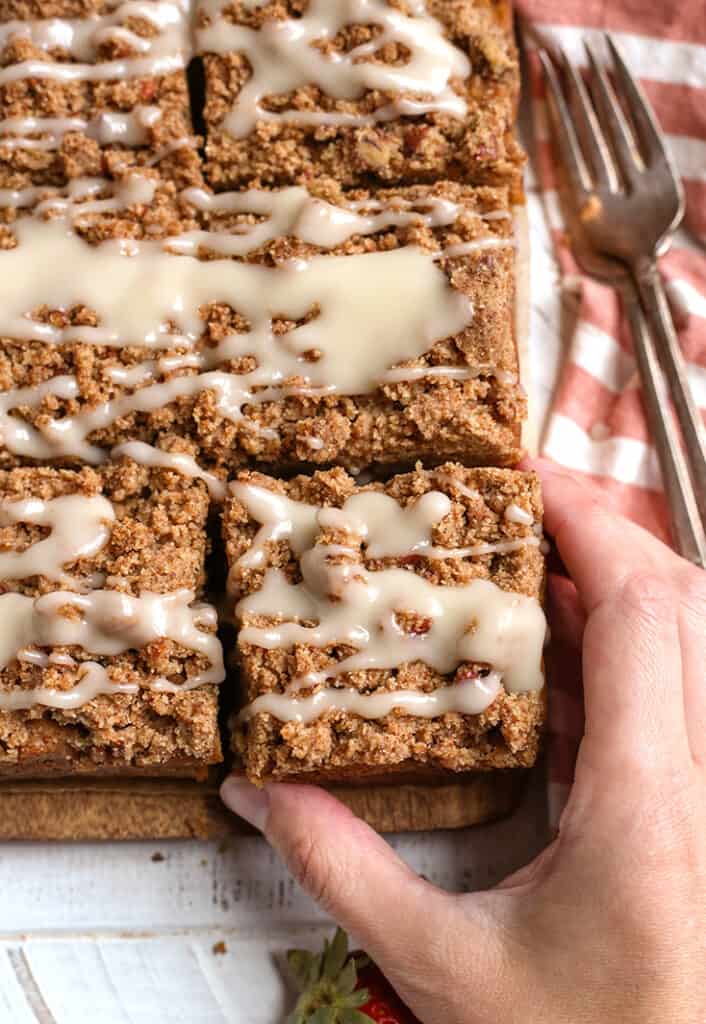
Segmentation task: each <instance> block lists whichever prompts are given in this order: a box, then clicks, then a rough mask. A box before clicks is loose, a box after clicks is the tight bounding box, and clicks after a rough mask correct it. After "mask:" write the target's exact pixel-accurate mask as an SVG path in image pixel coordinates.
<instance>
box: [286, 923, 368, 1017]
mask: <svg viewBox="0 0 706 1024" xmlns="http://www.w3.org/2000/svg"><path fill="white" fill-rule="evenodd" d="M368 962H369V961H368V958H367V957H354V956H349V953H348V937H347V935H346V933H345V932H344V931H343V930H342V929H341V928H338V929H337V931H336V934H335V935H334V937H333V939H332V940H331V941H330V942H329V941H328V940H326V942H325V943H324V949H323V952H322V953H310V952H309V951H308V950H306V949H292V950H290V951H289V953H288V954H287V963H288V965H289V969H290V971H291V972H292V976H293V978H294V980H295V982H296V984H297V987H298V988H299V990H300V992H301V995H300V996H299V999H298V1000H297V1005H296V1006H295V1008H294V1010H293V1012H292V1013H291V1014H290V1015H289V1017H288V1018H287V1024H373V1021H372V1018H371V1017H368V1015H367V1014H365V1013H361V1012H360V1010H359V1007H360V1006H364V1005H365V1003H367V1001H368V999H369V993H368V991H367V989H364V988H358V987H357V986H358V970H359V969H360V968H361V967H363V966H365V965H366V964H367V963H368Z"/></svg>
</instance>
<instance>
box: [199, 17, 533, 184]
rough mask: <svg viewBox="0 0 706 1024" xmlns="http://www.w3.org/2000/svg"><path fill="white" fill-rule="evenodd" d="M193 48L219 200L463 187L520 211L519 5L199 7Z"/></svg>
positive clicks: (212, 179) (210, 173)
mask: <svg viewBox="0 0 706 1024" xmlns="http://www.w3.org/2000/svg"><path fill="white" fill-rule="evenodd" d="M196 41H197V48H198V52H200V53H201V54H203V57H204V68H205V77H206V105H205V110H204V117H205V121H206V128H207V143H206V154H207V163H206V174H207V178H208V181H209V183H210V184H211V185H212V186H213V187H214V188H215V189H217V190H222V189H226V188H232V187H234V186H242V185H245V184H250V183H252V182H259V183H261V184H266V185H273V184H274V185H283V184H293V183H300V182H302V183H308V182H309V181H310V180H311V179H312V178H315V177H317V176H318V177H320V176H322V175H325V176H330V177H332V178H335V179H336V180H337V181H339V182H340V183H341V184H342V185H346V186H352V185H370V184H372V183H376V184H413V183H415V182H434V181H438V180H440V179H443V178H456V179H458V180H461V181H470V182H473V183H474V184H484V185H487V184H490V185H508V186H509V187H510V190H511V193H512V196H513V199H514V200H520V199H521V196H522V184H521V171H522V163H523V156H522V153H521V151H520V149H519V146H518V144H517V142H516V140H515V137H514V134H513V125H514V121H515V114H516V108H517V98H518V93H519V80H520V79H519V67H518V59H517V53H516V50H515V45H514V42H513V36H512V12H511V5H510V3H509V0H455V2H453V3H449V2H448V0H428V2H427V3H426V4H424V3H419V2H417V0H415V2H414V3H411V2H407V0H405V2H397V0H373V2H370V3H366V4H365V5H361V4H358V3H354V2H352V0H304V2H302V0H260V2H256V3H246V2H243V0H199V3H198V8H197V33H196Z"/></svg>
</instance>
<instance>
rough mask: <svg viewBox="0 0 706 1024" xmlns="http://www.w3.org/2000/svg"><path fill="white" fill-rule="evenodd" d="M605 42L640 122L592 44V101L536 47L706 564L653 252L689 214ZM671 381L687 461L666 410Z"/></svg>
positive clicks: (573, 226)
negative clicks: (620, 97) (616, 90)
mask: <svg viewBox="0 0 706 1024" xmlns="http://www.w3.org/2000/svg"><path fill="white" fill-rule="evenodd" d="M606 39H607V43H608V46H609V49H610V51H611V54H612V57H613V62H614V67H615V74H616V79H617V81H618V82H619V84H620V87H621V89H622V91H623V93H624V97H623V98H624V101H625V103H626V106H627V108H628V110H629V111H630V116H631V119H632V125H633V126H634V127H631V125H630V124H628V121H627V118H626V116H625V114H624V113H623V110H622V107H621V106H620V104H619V103H618V100H617V98H616V96H615V93H614V91H613V88H612V86H611V84H610V81H609V79H608V76H607V74H606V72H605V70H604V69H603V68H602V67H601V65H600V64H599V63H598V61H597V59H596V57H595V56H594V54H593V52H592V51H591V49H590V48H589V47H588V46H587V47H586V49H587V53H588V60H589V66H590V70H591V93H592V96H593V102H592V100H591V98H590V96H589V93H588V90H587V88H586V86H585V85H584V82H583V79H582V77H581V75H580V73H579V72H578V71H577V70H576V68H575V67H573V65H572V64H571V63H570V62H569V60H568V59H567V57H566V55H565V54H564V53H563V52H562V51H561V50H560V49H558V50H557V51H556V53H557V58H558V63H559V65H560V67H561V69H562V70H563V80H564V83H565V91H564V90H563V89H562V85H561V81H560V77H559V73H558V71H557V66H556V64H555V63H554V60H553V59H552V58H551V57H550V55H549V53H548V52H547V51H546V50H540V53H539V56H540V59H541V61H542V65H543V68H544V74H545V78H546V81H547V85H548V100H549V110H550V115H551V119H552V122H553V126H554V130H555V134H556V141H557V144H558V148H559V153H560V157H561V162H562V164H563V167H564V170H565V172H566V175H567V177H568V184H569V185H570V192H569V194H568V195H564V196H563V198H564V200H565V207H566V210H565V212H566V214H567V221H568V227H569V234H570V236H571V241H572V247H573V249H574V255H575V256H576V258H577V261H578V262H579V264H580V265H581V266H582V267H583V269H584V270H585V271H586V272H587V273H589V274H591V275H592V276H594V277H598V278H600V279H602V280H605V281H607V282H608V283H610V284H613V285H614V286H616V287H617V288H618V290H619V291H620V293H621V297H622V300H623V303H624V306H625V310H626V313H627V315H628V319H629V321H630V325H631V329H632V333H633V341H634V344H635V352H636V358H637V363H638V369H639V371H640V377H641V381H642V386H643V397H644V401H645V407H646V411H647V416H648V421H649V426H650V432H651V434H652V436H653V438H654V441H655V446H656V449H657V454H658V457H659V462H660V467H661V470H662V477H663V482H664V488H665V492H666V494H667V497H668V500H669V505H670V509H671V513H672V527H673V534H674V540H675V543H676V545H677V547H678V549H679V551H680V552H681V554H683V555H684V557H686V558H688V559H690V560H691V561H692V562H695V563H696V564H697V565H700V566H701V567H702V568H706V534H705V533H704V524H705V523H706V441H705V439H704V431H703V426H702V423H701V419H700V415H699V412H698V409H697V407H696V404H695V402H694V400H693V396H692V394H691V391H690V388H689V384H688V381H687V377H686V367H685V363H684V359H683V356H682V353H681V349H680V347H679V342H678V340H677V337H676V332H675V330H674V325H673V323H672V319H671V314H670V312H669V307H668V305H667V300H666V297H665V295H664V289H663V287H662V283H661V279H660V277H659V273H658V271H657V267H656V259H657V255H658V254H660V253H662V252H664V251H665V249H666V248H667V247H668V244H669V239H670V236H671V233H672V232H673V231H674V229H675V227H676V226H677V224H678V223H679V221H680V220H681V217H682V216H683V211H684V199H683V193H682V189H681V185H680V183H679V179H678V177H677V175H676V172H675V170H674V168H673V166H672V163H671V159H670V157H669V155H668V153H667V151H666V149H665V146H664V143H663V140H662V137H661V134H660V131H659V129H658V127H657V124H656V122H655V119H654V116H653V114H652V112H651V110H650V109H649V106H648V104H647V101H646V99H645V98H644V96H643V95H642V92H641V90H640V88H639V86H638V85H637V83H636V82H635V80H634V79H633V78H632V76H631V75H630V73H629V71H628V69H627V67H626V66H625V62H624V61H623V59H622V57H621V55H620V53H619V52H618V50H617V47H616V46H615V44H614V43H613V41H612V40H611V39H610V38H609V37H606ZM640 303H642V307H643V308H644V312H645V314H646V315H647V317H648V319H649V325H650V327H651V329H652V331H653V332H654V336H655V339H656V341H657V345H655V344H654V342H653V340H652V337H651V336H650V332H649V330H648V328H647V325H646V323H645V319H644V316H643V313H642V310H641V308H640ZM660 363H661V365H662V370H660ZM662 371H663V372H662ZM665 377H666V382H667V383H668V385H669V389H670V391H671V395H672V399H673V401H674V407H675V410H676V413H677V416H678V419H679V423H680V426H681V429H682V434H683V438H684V445H685V448H686V453H687V455H688V460H689V461H688V463H687V460H686V459H685V457H684V453H683V451H682V447H681V443H680V438H679V435H678V432H677V430H676V427H675V424H674V422H673V420H672V417H671V413H670V410H669V401H668V393H667V388H666V385H665Z"/></svg>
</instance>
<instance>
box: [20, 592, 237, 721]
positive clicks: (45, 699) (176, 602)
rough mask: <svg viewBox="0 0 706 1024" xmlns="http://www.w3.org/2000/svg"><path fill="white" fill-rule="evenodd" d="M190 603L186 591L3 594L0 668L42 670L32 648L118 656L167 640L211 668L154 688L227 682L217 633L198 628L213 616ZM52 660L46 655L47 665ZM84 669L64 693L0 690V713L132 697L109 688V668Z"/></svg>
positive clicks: (121, 688) (124, 689)
mask: <svg viewBox="0 0 706 1024" xmlns="http://www.w3.org/2000/svg"><path fill="white" fill-rule="evenodd" d="M193 601H194V594H193V592H192V591H189V590H179V591H175V592H174V593H171V594H151V593H143V594H141V595H140V596H139V597H132V596H130V595H129V594H123V593H120V592H119V591H116V590H95V591H92V592H91V593H89V594H76V593H72V592H68V591H56V592H54V593H51V594H44V595H43V596H41V597H38V598H31V597H27V596H25V595H23V594H3V595H0V668H5V667H6V666H7V665H9V664H10V663H11V662H12V661H13V660H15V659H17V658H18V657H19V656H20V655H22V659H23V660H30V661H34V662H35V663H38V664H44V662H43V660H42V659H41V658H39V659H36V658H35V657H34V656H33V655H34V654H39V655H41V654H42V653H43V652H42V651H41V650H40V651H39V652H34V651H32V650H31V649H32V648H35V647H38V648H52V647H63V646H67V647H69V646H71V647H73V646H76V647H80V648H82V649H83V650H84V651H85V652H86V653H88V654H93V655H97V656H104V657H115V656H116V655H119V654H123V653H125V652H126V651H129V650H140V649H141V648H143V647H145V646H147V644H150V643H152V642H153V641H155V640H158V639H160V638H166V639H169V640H172V641H173V642H174V643H177V644H180V645H181V646H182V647H184V648H186V649H187V650H189V651H193V652H194V653H195V654H199V655H201V656H202V657H203V658H204V659H206V660H207V661H208V665H209V667H208V668H207V669H205V670H203V671H201V672H198V673H196V674H194V675H193V676H190V677H189V678H188V679H187V680H186V682H184V683H182V684H175V683H173V682H171V681H170V680H167V679H156V680H153V681H152V682H151V683H150V688H151V689H154V690H163V691H167V692H181V691H183V690H190V689H194V688H196V687H198V686H203V685H206V684H209V683H219V682H221V681H222V680H223V679H224V677H225V672H224V667H223V651H222V648H221V644H220V641H219V640H218V637H217V636H216V635H215V634H213V633H209V632H206V631H205V630H204V629H202V628H199V627H201V626H212V625H213V624H214V623H215V609H213V608H211V607H210V606H208V605H202V604H194V603H193ZM66 608H71V609H72V610H74V612H77V613H78V614H74V615H72V616H71V617H68V616H67V615H65V614H62V609H66ZM59 653H61V652H59ZM51 658H52V655H51V654H50V655H49V656H48V657H47V663H49V662H50V660H51ZM55 663H56V661H55ZM59 664H67V665H68V664H69V663H68V662H59ZM81 669H82V675H81V677H80V678H79V680H78V682H77V683H76V684H75V685H74V686H73V687H71V689H68V690H60V689H52V688H49V687H36V688H30V689H23V688H21V687H15V688H13V689H12V690H0V710H4V711H9V710H16V709H19V708H28V707H32V706H34V705H35V704H43V705H47V706H49V707H56V708H65V709H66V708H76V707H80V706H81V705H83V704H85V703H86V702H87V701H89V700H92V699H93V698H94V697H96V696H98V695H99V694H101V693H108V694H114V693H137V692H138V690H139V686H138V685H137V684H133V683H122V684H117V683H114V682H112V680H111V678H110V666H108V667H103V666H102V665H100V664H99V663H97V662H94V661H87V662H83V663H82V665H81Z"/></svg>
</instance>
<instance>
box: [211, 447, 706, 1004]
mask: <svg viewBox="0 0 706 1024" xmlns="http://www.w3.org/2000/svg"><path fill="white" fill-rule="evenodd" d="M534 468H536V469H537V470H538V471H539V472H540V473H541V475H542V478H543V482H544V494H545V504H546V518H545V526H546V531H547V533H548V535H549V536H551V537H553V538H554V541H555V543H556V546H557V548H558V551H559V554H560V555H561V558H562V560H563V562H564V565H565V566H566V568H567V570H568V572H569V574H570V576H571V578H572V580H573V583H572V582H569V581H568V580H567V579H566V578H563V577H556V576H553V577H550V580H549V618H550V625H551V628H552V630H553V631H554V632H555V634H557V635H559V634H561V636H562V641H563V643H573V644H574V645H575V646H576V648H577V649H581V648H582V657H583V678H584V691H585V713H586V727H585V736H584V738H583V741H582V743H581V747H580V751H579V757H578V761H577V765H576V775H575V782H574V786H573V789H572V791H571V796H570V799H569V802H568V805H567V807H566V809H565V811H564V814H563V816H562V819H561V824H560V830H559V835H558V837H557V838H556V839H555V840H554V841H553V842H552V843H551V845H550V846H548V847H547V849H545V850H544V851H543V852H542V853H541V854H540V855H539V856H538V857H537V858H536V859H535V860H534V861H532V862H531V863H530V864H528V865H527V866H526V867H524V868H522V869H521V870H520V871H518V872H516V873H515V874H514V875H512V876H511V877H509V878H507V879H505V881H504V882H502V883H501V884H500V885H499V886H497V887H496V888H495V889H492V890H490V891H487V892H480V893H472V894H463V895H456V894H451V893H447V892H444V891H442V890H439V889H437V888H435V887H434V886H432V885H430V884H429V883H428V882H426V881H425V880H424V879H421V878H419V877H418V876H417V875H415V874H414V873H413V872H412V871H411V870H410V869H409V868H408V867H407V866H406V865H405V864H404V863H403V862H402V861H401V860H400V859H399V858H398V857H397V856H396V854H395V853H394V852H393V851H392V850H391V849H390V847H389V846H388V845H387V843H385V841H384V840H383V839H382V838H380V837H379V836H378V835H377V834H376V833H375V832H373V831H372V830H371V829H369V828H368V827H367V826H366V825H365V824H364V823H363V822H362V821H360V820H359V819H357V818H355V817H354V816H353V815H352V814H351V813H350V812H349V811H348V810H347V809H346V808H344V807H343V806H342V805H341V804H339V803H338V802H337V801H336V800H335V799H333V797H331V796H329V795H328V794H327V793H325V792H324V791H323V790H320V789H316V788H313V787H309V786H294V785H285V784H274V785H269V786H267V787H266V789H265V790H264V791H261V790H257V789H255V787H253V786H250V785H249V784H248V783H244V782H242V781H239V780H236V779H234V778H231V779H228V780H226V782H225V783H224V785H223V789H222V796H223V799H224V801H225V803H226V804H227V805H228V806H229V807H230V808H231V809H232V810H233V811H235V812H236V813H238V814H240V815H242V816H243V817H245V818H247V819H248V820H249V821H250V822H251V823H252V824H253V825H255V826H256V827H257V828H259V829H261V830H262V831H263V832H264V834H265V835H266V837H267V839H268V840H269V841H270V842H271V843H272V845H273V846H274V847H275V848H276V849H277V850H278V851H279V853H280V854H281V856H282V857H283V859H284V860H285V862H286V864H287V865H288V867H289V869H290V870H291V872H292V873H293V875H294V876H295V877H296V878H297V879H298V880H299V882H300V883H301V885H302V886H303V887H304V888H305V889H306V890H307V891H308V892H309V893H310V894H311V895H312V896H313V897H314V899H315V900H317V901H318V902H319V903H320V905H321V906H322V907H323V908H324V909H325V910H326V911H328V912H329V913H330V914H331V915H332V917H334V918H335V919H336V920H337V921H338V922H339V923H340V924H341V925H343V926H344V927H345V928H346V929H347V930H348V931H350V932H352V933H353V934H355V936H356V937H357V938H358V939H359V940H360V941H361V942H362V945H363V946H364V947H365V949H366V950H367V951H368V952H369V953H370V955H371V956H372V957H373V959H374V960H375V961H376V962H377V963H378V964H379V966H380V967H381V969H382V970H383V972H384V973H385V975H386V976H387V977H388V978H389V980H390V981H391V982H392V984H393V985H394V987H395V988H396V989H397V991H398V992H399V994H400V996H401V997H402V998H403V999H404V1001H405V1002H406V1003H407V1004H408V1005H409V1006H410V1007H411V1009H412V1010H414V1012H415V1013H416V1015H417V1016H418V1017H419V1018H420V1019H421V1020H422V1021H424V1022H425V1024H442V1022H443V1024H499V1022H502V1024H513V1022H518V1024H519V1022H520V1021H521V1022H522V1024H533V1022H540V1021H541V1022H542V1024H549V1022H550V1024H561V1022H571V1024H580V1022H583V1021H591V1022H592V1024H595V1022H600V1024H613V1022H615V1024H618V1022H619V1024H631V1022H638V1021H639V1022H640V1024H652V1022H655V1024H656V1022H659V1024H701V1022H704V1021H706V573H704V572H702V571H701V570H699V569H696V568H694V567H693V566H691V565H689V564H688V563H687V562H685V561H683V560H682V559H680V558H679V557H678V556H677V555H675V554H674V553H673V552H672V551H671V550H669V549H668V548H667V547H665V546H664V545H663V544H661V543H660V542H659V541H658V540H656V539H655V538H653V537H652V536H651V535H649V534H648V533H646V532H645V531H643V530H641V529H640V528H639V527H638V526H636V525H634V524H633V523H630V522H629V521H628V520H625V519H622V518H621V517H619V516H617V515H616V514H615V513H614V512H613V511H612V510H611V508H610V506H609V504H608V503H607V501H606V499H605V498H604V497H603V496H602V495H601V494H600V492H599V491H597V490H596V489H594V488H592V487H591V485H589V484H586V483H584V482H580V481H578V480H576V479H574V478H572V477H571V476H569V475H568V474H566V473H564V472H562V471H559V470H557V469H556V468H554V467H552V466H550V465H549V464H546V463H538V464H536V465H535V467H534Z"/></svg>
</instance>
